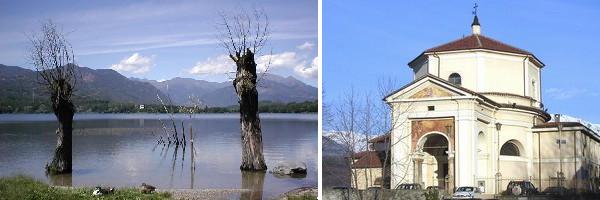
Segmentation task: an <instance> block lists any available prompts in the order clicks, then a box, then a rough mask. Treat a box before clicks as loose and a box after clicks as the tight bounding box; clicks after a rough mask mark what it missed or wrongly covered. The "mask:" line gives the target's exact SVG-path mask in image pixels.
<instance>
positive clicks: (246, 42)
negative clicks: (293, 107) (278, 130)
mask: <svg viewBox="0 0 600 200" xmlns="http://www.w3.org/2000/svg"><path fill="white" fill-rule="evenodd" d="M221 17H222V20H223V22H222V24H220V28H219V31H220V34H221V35H220V36H219V37H220V38H219V39H220V40H221V45H222V46H223V47H224V48H225V49H226V50H227V53H228V54H229V57H230V58H231V59H232V60H233V61H234V62H235V65H236V75H235V78H234V80H233V87H234V88H235V93H236V94H237V97H238V102H239V105H240V124H241V135H242V138H241V139H242V165H241V166H240V169H241V170H251V171H264V170H266V169H267V165H266V164H265V159H264V156H263V145H262V131H261V128H260V118H259V116H258V92H257V90H256V85H257V73H256V66H257V65H256V61H255V55H256V54H257V53H259V52H260V50H261V49H262V47H264V45H265V43H266V41H267V39H268V38H269V20H268V18H267V16H266V14H265V13H264V12H259V11H254V13H253V14H252V15H250V14H248V13H243V14H238V15H234V16H232V17H228V16H226V15H225V14H223V15H221Z"/></svg>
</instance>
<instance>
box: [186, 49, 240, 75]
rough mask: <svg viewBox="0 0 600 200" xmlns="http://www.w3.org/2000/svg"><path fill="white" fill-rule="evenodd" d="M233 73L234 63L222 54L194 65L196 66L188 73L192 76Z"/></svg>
mask: <svg viewBox="0 0 600 200" xmlns="http://www.w3.org/2000/svg"><path fill="white" fill-rule="evenodd" d="M234 71H235V63H234V62H233V61H232V60H231V58H229V56H227V55H225V54H223V55H220V56H217V57H214V58H208V59H206V60H205V61H201V62H198V63H196V65H194V67H192V69H190V70H189V73H190V74H194V75H214V74H225V73H229V72H234Z"/></svg>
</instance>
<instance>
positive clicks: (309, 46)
mask: <svg viewBox="0 0 600 200" xmlns="http://www.w3.org/2000/svg"><path fill="white" fill-rule="evenodd" d="M314 46H315V44H313V43H312V42H304V44H301V45H300V46H297V47H296V48H298V49H300V50H311V49H312V48H313V47H314Z"/></svg>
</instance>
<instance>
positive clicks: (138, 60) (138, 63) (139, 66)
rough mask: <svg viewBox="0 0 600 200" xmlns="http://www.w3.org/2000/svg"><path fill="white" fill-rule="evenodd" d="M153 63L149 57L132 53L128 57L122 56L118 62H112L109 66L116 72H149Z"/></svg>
mask: <svg viewBox="0 0 600 200" xmlns="http://www.w3.org/2000/svg"><path fill="white" fill-rule="evenodd" d="M153 65H154V62H153V60H152V58H151V57H146V56H142V55H140V54H139V53H134V54H133V55H131V56H130V57H129V58H124V59H123V60H121V62H119V64H114V65H112V66H111V67H110V68H111V69H113V70H115V71H118V72H129V73H134V74H144V73H146V72H149V71H150V68H152V66H153Z"/></svg>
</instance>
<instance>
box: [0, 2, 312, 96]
mask: <svg viewBox="0 0 600 200" xmlns="http://www.w3.org/2000/svg"><path fill="white" fill-rule="evenodd" d="M255 9H256V10H264V12H265V13H266V15H267V16H268V18H269V25H270V27H271V37H270V40H269V43H267V45H266V47H265V48H264V49H263V52H262V54H260V55H259V56H260V57H258V58H257V62H258V65H259V66H258V67H259V72H260V71H264V69H265V68H266V67H265V66H266V65H267V64H266V63H269V61H270V65H268V66H269V73H274V74H278V75H282V76H286V77H287V76H293V77H295V78H297V79H299V80H301V81H303V82H305V83H308V84H310V85H313V86H316V85H317V76H318V64H319V62H318V60H319V58H318V56H317V45H318V35H317V26H318V2H317V1H316V0H315V1H294V0H288V1H275V0H273V1H269V0H253V1H245V0H215V1H208V0H205V1H130V0H124V1H66V0H53V1H29V0H23V1H7V0H0V27H1V28H0V38H2V39H1V40H0V64H5V65H12V66H20V67H24V68H29V69H33V66H32V65H31V64H30V62H29V61H28V60H27V49H28V48H29V46H30V43H29V40H28V36H30V35H31V34H34V33H36V32H39V30H40V24H41V23H42V22H44V21H47V20H49V19H51V20H52V21H54V22H55V23H56V24H58V25H59V26H60V28H61V29H62V31H63V32H64V33H66V37H67V39H68V40H69V42H70V43H71V45H72V47H73V50H74V52H75V55H76V62H77V64H79V65H80V66H83V67H89V68H93V69H106V68H110V69H114V70H116V71H118V72H120V73H121V74H123V75H125V76H127V77H136V78H146V79H153V80H166V79H171V78H174V77H190V78H196V79H203V80H209V81H219V82H221V81H226V80H228V79H229V77H230V76H231V75H228V73H229V72H232V71H234V70H235V68H234V66H235V65H234V63H233V62H232V61H230V59H229V58H228V57H227V54H226V50H225V49H224V48H223V47H221V46H220V45H219V40H218V35H219V34H218V27H219V26H218V25H219V23H220V22H222V19H221V15H220V14H221V13H225V14H229V15H232V14H236V13H240V12H241V11H240V10H245V11H246V12H250V13H251V12H253V11H254V10H255ZM261 69H262V70H261Z"/></svg>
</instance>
